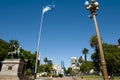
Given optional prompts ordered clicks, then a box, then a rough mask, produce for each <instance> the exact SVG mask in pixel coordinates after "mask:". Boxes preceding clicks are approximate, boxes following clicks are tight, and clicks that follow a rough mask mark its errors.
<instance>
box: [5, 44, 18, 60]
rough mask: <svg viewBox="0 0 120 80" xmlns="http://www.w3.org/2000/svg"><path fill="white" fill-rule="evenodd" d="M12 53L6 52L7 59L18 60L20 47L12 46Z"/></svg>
mask: <svg viewBox="0 0 120 80" xmlns="http://www.w3.org/2000/svg"><path fill="white" fill-rule="evenodd" d="M12 48H13V51H11V52H8V55H7V59H20V47H17V46H16V45H15V44H12Z"/></svg>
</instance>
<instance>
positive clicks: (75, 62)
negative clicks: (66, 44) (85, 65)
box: [71, 57, 78, 69]
mask: <svg viewBox="0 0 120 80" xmlns="http://www.w3.org/2000/svg"><path fill="white" fill-rule="evenodd" d="M77 65H78V58H77V57H71V67H72V69H78V66H77Z"/></svg>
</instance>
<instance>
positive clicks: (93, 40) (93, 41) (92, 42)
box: [90, 35, 100, 75]
mask: <svg viewBox="0 0 120 80" xmlns="http://www.w3.org/2000/svg"><path fill="white" fill-rule="evenodd" d="M90 46H91V47H92V48H94V51H95V52H94V53H93V54H92V55H91V59H92V60H93V62H94V65H95V67H96V71H97V72H98V75H99V73H100V58H99V48H98V40H97V36H96V35H93V36H92V37H91V38H90Z"/></svg>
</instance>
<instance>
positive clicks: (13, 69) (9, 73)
mask: <svg viewBox="0 0 120 80" xmlns="http://www.w3.org/2000/svg"><path fill="white" fill-rule="evenodd" d="M24 66H25V62H24V61H22V60H20V59H6V60H4V61H3V62H2V69H1V72H0V80H22V79H23V77H24Z"/></svg>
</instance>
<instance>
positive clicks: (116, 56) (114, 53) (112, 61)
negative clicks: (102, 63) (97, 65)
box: [103, 43, 120, 75]
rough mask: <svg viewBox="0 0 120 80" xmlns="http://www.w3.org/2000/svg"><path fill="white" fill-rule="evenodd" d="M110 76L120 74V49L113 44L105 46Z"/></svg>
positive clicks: (105, 44)
mask: <svg viewBox="0 0 120 80" xmlns="http://www.w3.org/2000/svg"><path fill="white" fill-rule="evenodd" d="M103 49H104V54H105V60H106V65H107V70H108V74H109V75H111V74H114V73H120V68H119V66H120V49H119V48H118V46H116V45H113V44H107V43H104V44H103Z"/></svg>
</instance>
